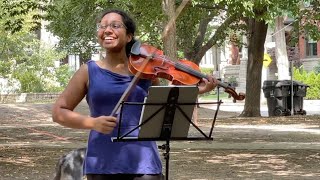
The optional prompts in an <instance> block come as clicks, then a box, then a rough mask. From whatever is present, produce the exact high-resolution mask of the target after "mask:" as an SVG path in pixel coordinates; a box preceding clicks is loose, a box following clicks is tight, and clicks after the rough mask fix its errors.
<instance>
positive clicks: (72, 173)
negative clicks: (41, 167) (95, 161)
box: [53, 148, 87, 180]
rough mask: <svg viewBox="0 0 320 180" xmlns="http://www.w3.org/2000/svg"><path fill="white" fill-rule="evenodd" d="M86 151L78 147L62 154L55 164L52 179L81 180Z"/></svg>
mask: <svg viewBox="0 0 320 180" xmlns="http://www.w3.org/2000/svg"><path fill="white" fill-rule="evenodd" d="M86 151H87V149H86V148H79V149H75V150H72V151H70V152H69V153H67V154H65V155H63V156H62V157H61V158H60V159H59V161H58V163H57V164H56V174H55V177H54V179H53V180H82V179H83V161H84V157H85V155H86Z"/></svg>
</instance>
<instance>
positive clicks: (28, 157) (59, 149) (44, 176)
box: [0, 103, 320, 180]
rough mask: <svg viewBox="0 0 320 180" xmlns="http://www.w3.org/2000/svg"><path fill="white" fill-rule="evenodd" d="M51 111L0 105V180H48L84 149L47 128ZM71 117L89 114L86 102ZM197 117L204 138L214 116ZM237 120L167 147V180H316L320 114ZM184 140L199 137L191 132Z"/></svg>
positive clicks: (75, 133) (228, 118)
mask: <svg viewBox="0 0 320 180" xmlns="http://www.w3.org/2000/svg"><path fill="white" fill-rule="evenodd" d="M222 106H223V104H222ZM51 107H52V103H34V104H0V179H1V180H13V179H19V180H23V179H33V180H50V179H52V178H53V176H54V171H55V164H56V162H57V161H58V159H59V157H60V156H62V155H63V154H65V153H67V152H69V151H71V150H73V149H76V148H79V147H84V146H85V144H86V138H87V133H88V132H87V131H84V130H75V129H69V128H64V127H62V126H60V125H58V124H55V123H53V122H52V120H51ZM222 109H223V108H222ZM76 111H78V112H81V113H83V114H88V108H87V106H86V104H85V103H81V104H80V105H79V106H78V107H77V109H76ZM198 113H199V116H198V117H199V121H198V125H199V127H200V128H201V129H202V130H203V131H204V132H205V133H208V132H209V131H210V127H211V125H212V121H213V117H214V113H215V111H214V110H213V109H209V108H204V107H201V108H200V109H199V111H198ZM238 115H239V113H238V112H228V111H224V110H223V111H219V112H218V116H217V119H216V122H215V127H214V128H213V134H212V137H213V141H172V142H171V144H170V145H171V151H170V160H169V173H170V174H169V179H174V180H176V179H177V180H191V179H193V180H213V179H268V180H269V179H281V180H282V179H290V180H291V179H297V180H298V179H299V180H300V179H320V142H319V139H320V127H319V121H320V115H307V116H301V115H300V116H282V117H272V118H270V117H260V118H240V117H238ZM190 135H192V136H196V137H197V136H198V135H199V136H201V135H200V134H198V132H197V131H196V130H195V129H194V128H191V129H190ZM162 143H163V142H159V145H161V144H162ZM160 152H161V156H162V151H160ZM162 157H163V156H162ZM162 160H163V162H165V161H164V159H162ZM163 165H164V169H165V163H163Z"/></svg>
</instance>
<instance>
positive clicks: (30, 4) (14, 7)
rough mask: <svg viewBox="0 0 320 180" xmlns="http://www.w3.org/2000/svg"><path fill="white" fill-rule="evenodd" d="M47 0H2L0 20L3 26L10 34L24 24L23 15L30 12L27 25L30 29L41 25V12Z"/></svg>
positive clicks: (21, 27) (0, 3)
mask: <svg viewBox="0 0 320 180" xmlns="http://www.w3.org/2000/svg"><path fill="white" fill-rule="evenodd" d="M47 3H48V0H2V1H1V2H0V21H3V23H4V24H3V28H4V29H5V30H6V31H7V32H10V33H12V34H14V33H16V32H19V31H21V30H22V29H23V27H24V26H25V25H26V21H25V19H24V16H25V15H28V14H29V15H30V14H31V19H30V21H29V22H28V26H31V29H32V30H36V29H39V28H40V27H41V19H42V18H43V17H42V12H43V11H45V10H46V7H47Z"/></svg>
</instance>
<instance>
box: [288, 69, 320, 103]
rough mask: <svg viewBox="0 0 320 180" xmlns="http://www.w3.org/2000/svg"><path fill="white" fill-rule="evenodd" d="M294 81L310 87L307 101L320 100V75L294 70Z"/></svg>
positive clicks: (313, 72)
mask: <svg viewBox="0 0 320 180" xmlns="http://www.w3.org/2000/svg"><path fill="white" fill-rule="evenodd" d="M293 79H294V80H295V81H299V82H302V83H304V84H306V85H308V86H310V87H309V88H307V95H306V99H320V73H316V72H315V71H311V72H307V71H305V70H304V69H303V68H294V73H293Z"/></svg>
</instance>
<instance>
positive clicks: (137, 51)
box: [110, 41, 153, 117]
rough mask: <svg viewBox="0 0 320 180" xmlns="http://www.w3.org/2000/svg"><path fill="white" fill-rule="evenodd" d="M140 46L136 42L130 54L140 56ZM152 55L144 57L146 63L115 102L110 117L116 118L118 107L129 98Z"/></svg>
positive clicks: (138, 42) (139, 43)
mask: <svg viewBox="0 0 320 180" xmlns="http://www.w3.org/2000/svg"><path fill="white" fill-rule="evenodd" d="M140 46H141V42H140V41H136V42H135V43H134V44H133V46H132V48H131V54H134V55H139V54H140ZM152 56H153V55H148V56H147V57H146V61H144V62H143V64H142V66H141V67H142V68H141V71H138V72H137V73H136V74H135V75H134V77H133V79H132V80H131V82H130V84H129V86H128V87H127V89H126V90H125V91H124V93H123V94H122V96H121V98H120V99H119V101H118V102H117V104H116V106H115V107H114V108H113V110H112V112H111V114H110V116H114V117H115V116H116V115H117V114H118V113H119V111H120V107H121V104H122V102H124V101H126V100H127V99H128V97H129V94H130V92H131V91H132V89H133V88H134V87H135V86H136V85H137V83H138V81H139V79H140V75H141V73H142V72H143V70H144V68H145V67H146V66H147V64H148V62H149V60H150V59H151V58H152Z"/></svg>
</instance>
